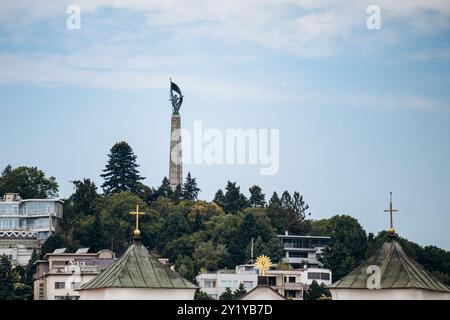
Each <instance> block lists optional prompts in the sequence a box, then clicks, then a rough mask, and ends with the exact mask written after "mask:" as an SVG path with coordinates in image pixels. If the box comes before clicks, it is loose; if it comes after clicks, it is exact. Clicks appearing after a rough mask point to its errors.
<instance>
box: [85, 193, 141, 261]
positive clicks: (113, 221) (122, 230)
mask: <svg viewBox="0 0 450 320" xmlns="http://www.w3.org/2000/svg"><path fill="white" fill-rule="evenodd" d="M136 205H139V209H140V211H142V212H146V214H145V215H142V216H140V217H139V222H140V228H141V229H142V226H141V225H143V224H145V223H146V221H147V219H149V217H148V214H147V212H148V210H149V208H148V206H147V204H146V203H145V202H144V201H143V200H142V199H141V198H139V196H137V195H136V194H133V193H131V192H129V191H123V192H118V193H114V194H111V195H109V196H105V197H102V198H100V199H99V201H98V208H97V209H96V210H98V212H99V213H100V220H101V222H102V225H103V227H102V230H103V237H102V239H104V240H103V246H102V247H103V248H111V250H112V251H114V252H116V254H118V255H120V254H122V253H123V252H124V251H125V250H126V249H127V248H128V246H129V243H130V241H131V234H132V232H133V230H134V228H135V226H134V221H135V216H131V215H130V212H131V211H134V210H135V208H136ZM94 222H95V221H94V220H92V223H94ZM88 228H92V226H89V227H88ZM90 230H92V229H90Z"/></svg>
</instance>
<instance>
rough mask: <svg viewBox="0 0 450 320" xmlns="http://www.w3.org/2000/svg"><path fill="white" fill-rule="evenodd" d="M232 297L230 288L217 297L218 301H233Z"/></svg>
mask: <svg viewBox="0 0 450 320" xmlns="http://www.w3.org/2000/svg"><path fill="white" fill-rule="evenodd" d="M233 299H234V295H233V292H232V291H231V289H230V288H228V287H227V288H226V289H225V291H224V292H223V293H222V294H221V295H220V296H219V300H233Z"/></svg>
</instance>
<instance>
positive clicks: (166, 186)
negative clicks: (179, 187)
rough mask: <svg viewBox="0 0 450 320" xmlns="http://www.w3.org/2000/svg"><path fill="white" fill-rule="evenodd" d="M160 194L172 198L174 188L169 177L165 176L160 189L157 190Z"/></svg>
mask: <svg viewBox="0 0 450 320" xmlns="http://www.w3.org/2000/svg"><path fill="white" fill-rule="evenodd" d="M156 192H157V194H158V197H165V198H170V197H171V195H172V193H173V190H172V187H171V186H170V181H169V179H167V177H164V179H163V180H162V182H161V185H160V186H159V188H158V190H157V191H156Z"/></svg>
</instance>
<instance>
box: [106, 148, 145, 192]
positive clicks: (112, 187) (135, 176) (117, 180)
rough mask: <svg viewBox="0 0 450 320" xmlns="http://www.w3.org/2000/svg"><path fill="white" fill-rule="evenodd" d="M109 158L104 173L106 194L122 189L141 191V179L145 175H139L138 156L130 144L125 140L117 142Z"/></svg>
mask: <svg viewBox="0 0 450 320" xmlns="http://www.w3.org/2000/svg"><path fill="white" fill-rule="evenodd" d="M108 157H109V160H108V163H107V164H106V168H105V169H104V170H103V172H104V173H103V174H101V175H100V176H101V177H102V178H104V179H105V183H103V185H102V188H103V191H104V192H105V194H112V193H117V192H121V191H131V192H133V193H136V194H137V193H138V192H139V187H140V181H141V180H144V179H145V178H144V177H141V176H140V175H139V171H138V170H137V168H138V167H139V165H138V164H137V163H136V159H137V156H136V155H135V154H134V153H133V149H132V148H131V147H130V145H129V144H128V143H126V142H124V141H122V142H119V143H116V144H115V145H114V146H113V147H112V148H111V151H110V154H109V155H108Z"/></svg>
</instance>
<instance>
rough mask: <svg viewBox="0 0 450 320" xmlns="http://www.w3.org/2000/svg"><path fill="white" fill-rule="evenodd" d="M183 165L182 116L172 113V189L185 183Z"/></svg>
mask: <svg viewBox="0 0 450 320" xmlns="http://www.w3.org/2000/svg"><path fill="white" fill-rule="evenodd" d="M182 170H183V166H182V150H181V117H180V115H179V114H172V120H171V126H170V164H169V181H170V186H171V187H172V190H175V188H176V187H177V186H178V185H181V184H182V183H183V172H182Z"/></svg>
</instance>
